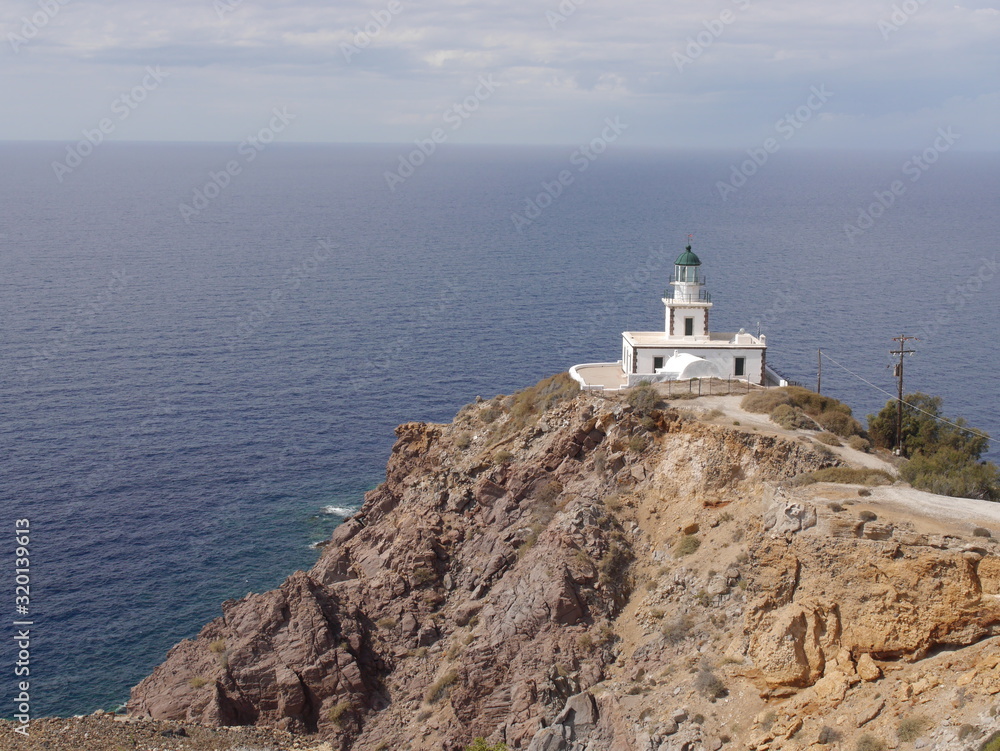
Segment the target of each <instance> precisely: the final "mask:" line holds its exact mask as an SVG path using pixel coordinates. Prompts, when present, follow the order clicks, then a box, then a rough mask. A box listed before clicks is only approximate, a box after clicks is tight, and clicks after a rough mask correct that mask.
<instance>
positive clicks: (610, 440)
mask: <svg viewBox="0 0 1000 751" xmlns="http://www.w3.org/2000/svg"><path fill="white" fill-rule="evenodd" d="M574 392H575V386H574V385H573V384H572V383H571V382H569V381H568V379H567V378H566V377H565V376H560V377H556V378H554V379H549V380H548V381H543V382H542V383H541V384H539V385H538V386H536V387H534V388H532V389H529V390H527V391H526V392H521V393H520V394H518V395H515V396H514V397H497V398H496V399H494V400H490V401H484V402H481V403H477V404H473V405H469V406H467V407H465V408H464V409H463V410H462V411H461V412H460V413H459V415H458V416H457V417H456V419H455V421H454V423H453V424H451V425H429V424H424V423H408V424H405V425H401V426H400V427H399V428H397V431H396V435H397V439H398V440H397V441H396V444H395V446H394V447H393V449H392V454H391V457H390V459H389V462H388V466H387V469H386V480H385V482H384V483H383V484H382V485H380V486H379V487H378V488H376V489H375V490H373V491H371V492H370V493H368V494H367V495H366V497H365V503H364V506H363V508H362V509H361V511H360V512H359V513H358V514H356V515H355V516H354V517H353V518H351V519H349V520H347V521H345V522H344V523H343V524H342V525H341V526H340V527H339V528H338V529H337V531H336V533H335V534H334V535H333V537H332V539H331V541H330V543H329V544H328V545H327V546H326V547H325V548H324V552H323V554H322V556H321V558H320V560H319V561H318V562H317V564H316V565H315V566H314V567H313V568H312V570H310V571H309V572H307V573H306V572H298V573H295V574H293V575H292V576H291V577H289V578H288V579H287V580H286V581H285V583H284V584H282V585H281V587H280V588H278V589H276V590H274V591H271V592H267V593H265V594H262V595H258V594H254V595H249V596H247V597H245V598H244V599H242V600H240V601H238V602H227V603H225V604H224V605H223V614H222V616H221V617H220V618H217V619H216V620H214V621H212V622H211V623H209V624H208V625H207V626H205V627H204V629H203V630H202V631H201V633H200V634H199V635H198V637H197V638H196V639H193V640H188V641H184V642H182V643H180V644H179V645H177V646H176V647H174V648H173V649H172V650H171V651H170V653H169V654H168V655H167V659H166V661H165V662H164V663H163V664H161V665H160V666H159V667H157V668H156V670H155V671H154V672H153V673H152V675H150V676H149V677H148V678H146V679H145V680H144V681H143V682H142V683H140V684H139V685H138V686H136V687H135V688H134V689H133V692H132V698H131V701H130V702H129V705H128V711H129V712H130V713H131V714H133V715H136V716H149V717H153V718H156V719H161V720H175V721H186V722H197V723H205V724H210V725H258V726H268V727H274V728H277V729H280V730H288V731H293V732H297V733H315V734H317V735H318V737H319V738H322V739H324V740H327V741H329V742H330V744H331V747H332V748H339V749H344V750H346V749H359V750H360V749H389V748H407V749H446V751H458V750H459V749H463V748H465V747H466V746H467V745H469V744H470V743H471V742H472V740H473V739H474V738H476V737H483V738H486V739H488V740H489V741H490V742H491V743H494V742H504V743H506V744H507V745H508V746H509V747H510V748H512V749H514V748H528V749H531V750H532V751H585V750H592V751H597V750H598V749H600V750H602V751H603V750H604V749H622V750H623V751H624V750H625V749H629V750H631V749H643V751H645V749H657V750H659V751H670V749H674V748H676V749H681V748H697V747H709V748H718V747H722V746H723V745H724V744H725V743H729V742H730V740H731V738H730V734H731V732H732V731H730V730H727V729H726V728H725V727H723V726H722V725H721V724H720V725H719V726H718V727H713V726H712V722H713V721H712V720H711V717H713V716H714V714H713V712H714V710H713V704H714V702H715V701H716V700H718V699H719V698H720V697H723V696H729V697H730V699H727V701H730V700H732V701H738V704H737V705H733V706H736V707H738V708H741V709H739V711H744V712H749V713H750V717H753V716H755V715H758V714H760V713H761V712H762V706H763V705H762V702H764V701H765V700H778V699H780V698H782V697H791V698H790V699H788V701H790V702H792V704H789V706H792V705H793V704H794V702H800V705H801V708H802V711H803V712H804V713H807V712H810V711H813V710H814V709H815V707H818V706H825V707H836V706H839V705H841V704H842V703H844V702H845V701H847V703H849V700H850V697H851V696H852V693H851V692H855V693H857V692H858V691H861V690H863V689H864V687H866V686H869V685H870V686H871V687H872V690H874V689H875V688H877V687H879V686H881V685H882V684H883V683H884V682H885V681H886V680H888V679H887V678H883V671H884V670H886V669H887V665H888V664H892V663H896V662H899V661H916V660H921V659H923V658H925V657H927V656H928V655H931V654H932V653H934V652H935V650H936V649H938V648H939V647H948V648H954V647H958V646H961V645H970V644H975V643H977V642H979V641H981V640H983V639H986V638H987V637H989V636H991V635H992V634H993V633H995V632H996V631H997V624H998V623H1000V608H998V606H997V604H996V602H995V599H996V598H994V597H993V596H992V595H993V594H994V593H996V592H997V591H998V590H1000V587H998V585H997V582H998V581H1000V574H998V573H997V572H998V571H1000V565H997V563H996V561H997V560H998V559H997V558H996V557H995V553H994V552H992V546H993V545H994V543H993V542H992V541H986V542H984V541H982V540H980V541H979V542H978V544H980V545H987V546H989V547H990V550H979V551H978V552H974V553H972V552H968V551H967V550H964V549H963V548H962V545H961V544H958V543H956V544H950V543H947V544H942V545H938V546H937V547H935V546H932V545H930V544H929V543H930V542H932V540H930V538H928V537H926V536H921V535H919V534H917V533H915V532H913V531H912V530H909V529H906V528H905V526H906V525H905V524H903V525H895V526H894V525H893V524H890V523H888V522H887V521H885V520H882V519H880V521H879V527H878V529H877V530H876V531H877V534H875V533H873V534H871V535H866V534H865V532H864V529H865V528H866V527H867V526H868V524H871V523H870V522H869V523H865V522H863V521H858V520H856V519H854V518H853V517H851V518H848V517H849V516H851V515H850V513H849V512H844V511H843V509H842V510H841V512H836V513H835V512H831V511H828V510H827V509H826V508H825V506H824V505H822V504H821V502H820V500H819V499H817V498H816V497H815V493H814V492H812V491H809V490H801V489H795V488H794V487H793V486H792V485H789V484H788V481H789V480H791V478H793V477H795V476H797V475H800V474H802V473H805V472H810V471H812V470H815V469H818V468H821V467H823V466H829V465H830V464H831V463H835V462H836V461H837V460H836V459H831V458H830V456H829V454H825V453H821V452H817V451H816V450H814V448H813V447H812V446H811V445H810V444H807V443H804V442H802V441H799V440H794V439H789V438H785V437H782V436H777V435H764V434H760V433H757V432H753V431H747V430H736V429H733V428H726V427H721V426H718V425H706V424H703V423H701V422H698V421H697V420H694V419H690V418H685V417H682V416H681V415H680V414H679V413H678V412H676V411H673V410H670V409H666V408H663V409H656V410H652V411H650V412H648V413H644V414H640V413H637V412H636V411H635V410H633V409H632V408H630V407H628V405H627V404H626V403H625V401H624V400H622V399H619V398H609V397H606V396H604V395H601V394H578V393H574ZM692 540H693V541H694V542H691V541H692ZM959 542H960V541H959ZM980 572H982V575H981V574H980ZM984 659H985V658H984ZM998 661H1000V660H998ZM977 664H982V661H980V663H977ZM994 664H996V663H994ZM724 666H727V667H724ZM718 674H723V678H721V679H720V678H719V676H718ZM977 675H979V674H978V673H977ZM984 680H985V679H978V678H975V676H973V677H972V678H969V682H968V686H969V687H974V686H978V685H980V684H982V685H986V683H984ZM990 680H992V679H990ZM977 681H979V682H977ZM908 685H909V684H908ZM989 685H990V686H992V685H993V684H989ZM997 685H998V688H997V690H998V691H1000V683H998V684H997ZM865 690H867V689H865ZM922 690H923V689H922ZM970 690H971V688H970ZM911 693H912V690H911ZM653 696H656V697H658V698H657V699H656V701H655V702H654V701H653V700H652V697H653ZM800 705H798V704H796V705H794V706H800ZM845 706H846V704H845ZM699 708H700V709H699ZM689 710H691V711H689ZM880 711H881V710H880ZM814 714H815V713H814ZM689 716H691V717H694V716H697V717H700V718H702V719H701V720H699V722H694V721H693V720H690V719H688V718H689ZM761 716H764V715H761ZM706 717H707V718H708V719H705V718H706ZM758 720H759V721H758V722H757V723H756V724H754V723H752V722H751V721H750V720H749V719H748V720H747V722H746V724H745V725H746V729H745V733H746V738H745V739H744V740H745V743H746V744H748V745H751V746H754V744H756V746H755V747H760V748H765V747H768V744H769V743H773V744H776V745H773V746H771V747H773V748H779V747H780V748H784V747H786V746H787V747H792V746H791V745H790V744H791V741H789V740H788V739H791V738H793V737H795V736H796V734H798V733H800V731H802V727H803V722H802V719H801V718H797V717H795V716H792V715H789V716H787V717H784V716H782V717H779V720H778V721H777V722H774V721H772V722H770V723H767V722H764V721H763V720H760V719H759V718H758ZM721 722H722V721H721V720H720V721H719V723H721ZM853 722H854V721H853V720H852V721H851V723H852V724H851V725H850V726H851V727H854V724H853ZM872 722H873V723H877V722H878V720H873V721H872ZM764 725H768V728H767V730H766V731H764V730H763V729H762V728H763V726H764ZM751 726H753V727H754V728H757V730H756V731H755V732H756V735H752V734H751V732H750V728H751ZM802 732H805V731H802ZM809 732H812V731H811V730H810V731H809ZM776 738H778V739H780V738H784V739H785V740H784V741H782V743H785V744H786V745H781V744H780V743H778V742H777V741H775V739H776ZM722 739H725V740H722Z"/></svg>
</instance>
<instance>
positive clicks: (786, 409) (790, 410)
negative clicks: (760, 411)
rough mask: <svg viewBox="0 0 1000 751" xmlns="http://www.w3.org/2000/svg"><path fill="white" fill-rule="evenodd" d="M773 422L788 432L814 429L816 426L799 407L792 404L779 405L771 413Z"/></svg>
mask: <svg viewBox="0 0 1000 751" xmlns="http://www.w3.org/2000/svg"><path fill="white" fill-rule="evenodd" d="M771 420H772V421H774V422H775V423H777V424H778V425H780V426H781V427H783V428H785V429H786V430H798V429H799V428H814V427H816V424H815V423H814V422H813V421H812V420H811V419H810V418H809V417H807V416H806V415H805V413H804V412H803V411H802V410H801V409H799V408H798V407H793V406H792V405H790V404H779V405H778V406H777V407H775V408H774V411H773V412H771Z"/></svg>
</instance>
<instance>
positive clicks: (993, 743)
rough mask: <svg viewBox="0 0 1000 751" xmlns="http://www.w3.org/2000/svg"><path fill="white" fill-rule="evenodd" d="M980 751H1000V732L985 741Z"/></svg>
mask: <svg viewBox="0 0 1000 751" xmlns="http://www.w3.org/2000/svg"><path fill="white" fill-rule="evenodd" d="M979 751H1000V730H998V731H996V732H995V733H992V734H991V735H990V737H989V738H987V739H986V740H985V741H983V743H982V745H981V746H980V747H979Z"/></svg>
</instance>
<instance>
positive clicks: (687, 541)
mask: <svg viewBox="0 0 1000 751" xmlns="http://www.w3.org/2000/svg"><path fill="white" fill-rule="evenodd" d="M699 547H701V540H699V539H698V536H697V535H684V536H683V537H682V538H681V539H680V541H679V542H678V543H677V544H676V545H675V546H674V552H675V553H676V554H677V555H691V554H692V553H693V552H694V551H696V550H697V549H698V548H699Z"/></svg>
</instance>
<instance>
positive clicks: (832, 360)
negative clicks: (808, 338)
mask: <svg viewBox="0 0 1000 751" xmlns="http://www.w3.org/2000/svg"><path fill="white" fill-rule="evenodd" d="M823 357H825V358H826V359H827V360H829V361H830V362H832V363H833V364H834V365H836V366H837V367H838V368H841V369H842V370H845V371H847V372H848V373H850V374H851V375H852V376H854V377H855V378H857V379H858V380H859V381H864V382H865V383H867V384H868V385H869V386H871V387H872V388H873V389H875V390H876V391H881V392H882V393H883V394H885V395H886V396H888V397H889V398H891V399H893V400H894V401H896V400H898V398H899V397H897V396H896V395H895V394H893V393H892V392H891V391H886V390H885V389H884V388H881V387H880V386H876V385H875V384H874V383H872V382H871V381H869V380H868V379H867V378H863V377H861V376H859V375H858V374H857V373H855V372H854V371H853V370H851V369H850V368H848V367H846V366H844V365H841V364H840V363H839V362H837V361H836V360H834V359H833V358H832V357H830V355H828V354H827V353H826V352H824V353H823ZM904 404H905V402H904ZM906 406H907V407H909V408H910V409H912V410H915V411H917V412H921V413H923V414H925V415H927V416H928V417H933V418H934V419H935V420H937V421H938V422H943V423H944V424H945V425H951V426H952V427H953V428H958V429H959V430H963V431H965V432H966V433H972V434H973V435H977V436H979V437H980V438H986V439H987V440H989V436H988V435H986V433H980V432H979V431H978V430H974V429H972V428H965V427H962V426H961V425H956V424H955V423H953V422H951V421H950V420H945V419H944V418H943V417H941V416H940V415H935V414H934V413H933V412H928V411H927V410H925V409H920V407H917V406H916V405H913V404H907V405H906Z"/></svg>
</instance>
